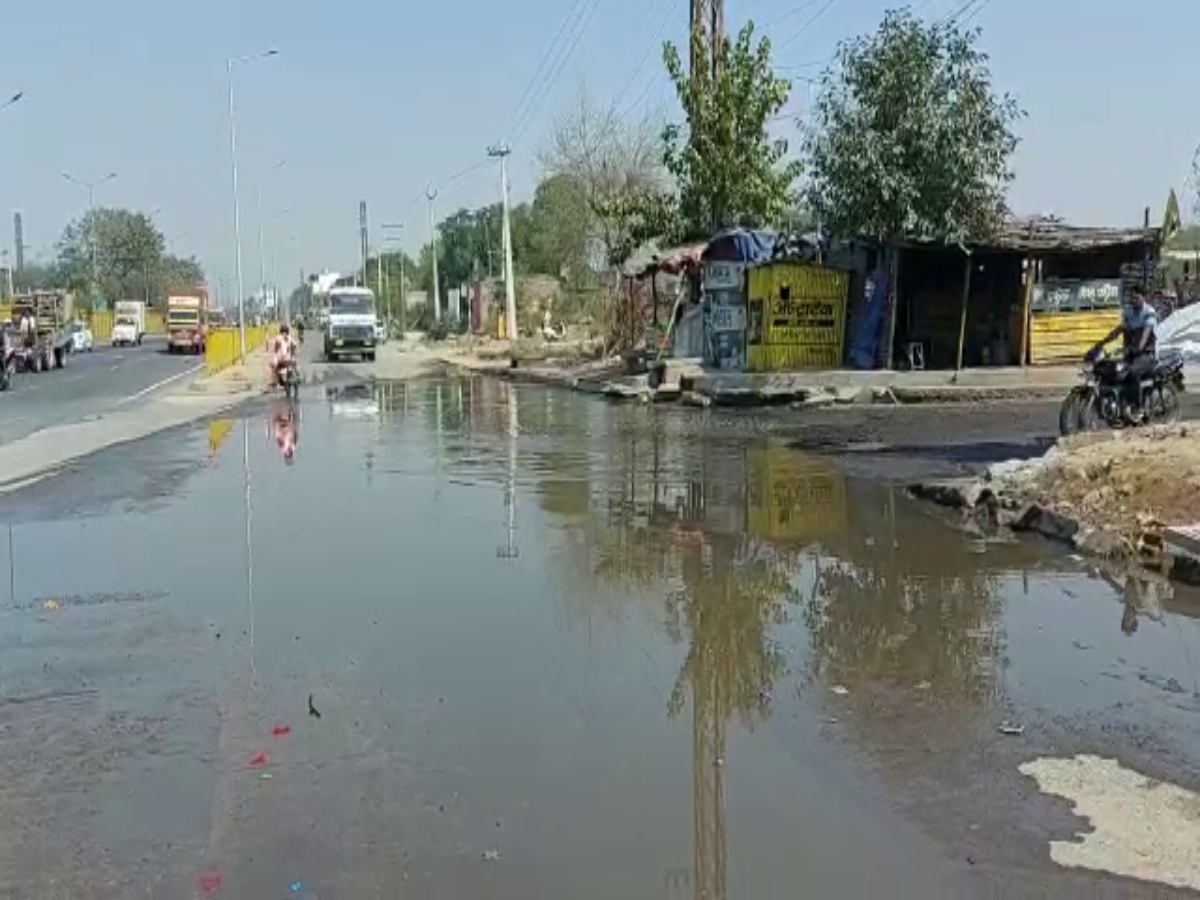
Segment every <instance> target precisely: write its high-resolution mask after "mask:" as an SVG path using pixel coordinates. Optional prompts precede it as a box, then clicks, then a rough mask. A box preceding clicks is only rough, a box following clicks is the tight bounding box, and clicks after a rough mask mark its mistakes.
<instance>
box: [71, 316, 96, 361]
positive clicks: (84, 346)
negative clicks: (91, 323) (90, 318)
mask: <svg viewBox="0 0 1200 900" xmlns="http://www.w3.org/2000/svg"><path fill="white" fill-rule="evenodd" d="M70 333H71V343H70V345H69V346H70V348H71V352H72V353H91V352H92V351H93V350H94V349H96V342H95V340H94V339H93V338H92V329H90V328H88V327H87V324H86V323H84V322H80V321H79V320H78V319H77V320H75V321H74V322H72V323H71V332H70Z"/></svg>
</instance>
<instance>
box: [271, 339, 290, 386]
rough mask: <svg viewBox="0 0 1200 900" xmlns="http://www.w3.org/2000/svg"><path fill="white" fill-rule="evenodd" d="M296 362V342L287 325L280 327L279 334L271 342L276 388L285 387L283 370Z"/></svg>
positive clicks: (273, 380)
mask: <svg viewBox="0 0 1200 900" xmlns="http://www.w3.org/2000/svg"><path fill="white" fill-rule="evenodd" d="M295 360H296V342H295V341H293V340H292V336H291V333H290V332H289V330H288V327H287V325H280V326H279V334H278V335H276V336H275V338H274V339H272V341H271V348H270V361H269V365H270V368H271V380H272V383H273V384H274V385H275V387H282V386H283V369H284V366H286V365H288V364H289V363H293V362H295Z"/></svg>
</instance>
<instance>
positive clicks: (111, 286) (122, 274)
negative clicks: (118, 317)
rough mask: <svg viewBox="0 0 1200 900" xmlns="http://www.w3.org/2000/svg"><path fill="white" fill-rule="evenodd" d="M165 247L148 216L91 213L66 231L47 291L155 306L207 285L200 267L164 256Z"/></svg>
mask: <svg viewBox="0 0 1200 900" xmlns="http://www.w3.org/2000/svg"><path fill="white" fill-rule="evenodd" d="M165 244H166V242H165V240H164V238H163V235H162V233H161V232H160V231H159V230H158V228H156V227H155V225H154V223H153V222H152V221H151V220H150V218H149V217H148V216H146V215H145V214H143V213H139V212H134V211H132V210H127V209H111V208H103V207H101V208H97V209H94V210H90V211H88V212H87V213H85V214H84V215H83V216H81V217H80V218H78V219H76V220H74V221H72V222H70V223H68V225H67V226H66V228H65V229H63V233H62V237H61V238H60V239H59V241H58V245H57V251H58V257H57V259H56V261H55V263H54V265H53V266H52V267H51V268H50V269H49V270H48V271H47V272H46V273H45V276H46V281H47V282H48V285H47V286H54V287H62V288H68V289H70V290H74V291H77V292H80V293H87V292H95V293H97V294H98V295H99V296H100V297H102V298H104V299H105V300H108V301H109V302H112V301H114V300H124V299H132V298H138V299H146V300H150V301H154V300H157V299H160V298H161V297H163V296H164V295H165V293H166V291H167V290H169V289H171V288H180V287H194V286H196V285H199V284H203V282H204V271H203V270H202V269H201V267H200V264H199V263H198V262H197V261H196V260H195V259H194V258H192V257H187V258H183V257H178V256H174V255H171V254H167V253H165V252H164V248H165ZM93 259H94V264H93Z"/></svg>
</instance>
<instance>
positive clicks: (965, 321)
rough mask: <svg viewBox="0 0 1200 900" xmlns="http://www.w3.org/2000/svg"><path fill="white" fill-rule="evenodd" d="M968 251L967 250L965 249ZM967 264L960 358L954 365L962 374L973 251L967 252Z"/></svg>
mask: <svg viewBox="0 0 1200 900" xmlns="http://www.w3.org/2000/svg"><path fill="white" fill-rule="evenodd" d="M963 249H964V250H966V248H963ZM966 254H967V264H966V271H965V272H964V274H963V292H962V314H961V315H960V316H959V320H958V358H957V360H956V361H955V363H954V371H955V372H961V371H962V367H963V348H964V346H965V345H966V342H967V300H968V298H969V297H970V296H971V262H972V259H971V251H970V250H966Z"/></svg>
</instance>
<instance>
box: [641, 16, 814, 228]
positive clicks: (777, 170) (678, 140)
mask: <svg viewBox="0 0 1200 900" xmlns="http://www.w3.org/2000/svg"><path fill="white" fill-rule="evenodd" d="M663 61H664V62H665V63H666V67H667V73H668V74H669V75H670V77H671V81H672V82H674V84H675V93H676V95H677V96H678V98H679V104H680V106H681V107H682V109H683V114H684V117H685V119H686V126H683V125H679V124H670V125H667V127H666V128H665V129H663V135H662V140H663V162H664V164H665V165H666V168H667V171H668V172H670V173H671V175H672V176H674V178H675V182H676V184H677V185H678V188H679V213H680V218H681V224H682V226H683V228H684V229H685V230H686V231H687V232H688V233H689V234H690V235H697V236H700V235H703V236H707V235H709V234H711V233H712V232H713V231H715V230H716V229H718V228H722V227H726V226H732V225H777V224H780V223H782V221H783V220H784V219H785V218H786V216H787V213H788V210H789V208H790V207H791V205H792V201H793V197H792V193H793V191H792V187H793V185H794V184H795V182H796V179H797V178H799V177H800V171H801V166H800V163H799V162H798V161H796V160H790V161H789V160H786V156H787V152H788V142H787V141H786V140H784V139H774V138H772V137H771V135H770V134H769V132H768V131H767V125H768V123H769V122H770V121H771V120H772V119H774V118H775V117H776V116H777V115H778V113H779V111H780V110H781V109H783V107H784V105H785V104H786V103H787V100H788V95H789V92H790V89H791V85H790V83H789V82H788V81H787V79H785V78H780V77H778V76H776V74H775V72H774V69H773V68H772V66H771V42H770V41H769V40H768V39H767V38H765V37H764V38H762V39H761V40H759V41H758V42H757V43H755V41H754V23H753V22H747V23H746V24H745V25H744V26H743V27H742V30H741V31H739V32H738V35H737V38H736V39H735V40H734V41H733V42H732V43H731V42H730V41H729V39H728V38H722V39H721V41H720V43H719V45H718V46H717V47H716V48H715V53H714V56H713V66H712V68H711V70H708V69H701V70H700V71H697V72H688V71H685V69H684V66H683V62H682V60H681V59H680V56H679V51H678V49H676V47H675V45H674V44H672V43H670V42H668V43H666V44H664V45H663Z"/></svg>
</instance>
